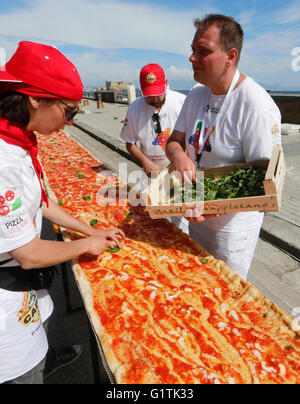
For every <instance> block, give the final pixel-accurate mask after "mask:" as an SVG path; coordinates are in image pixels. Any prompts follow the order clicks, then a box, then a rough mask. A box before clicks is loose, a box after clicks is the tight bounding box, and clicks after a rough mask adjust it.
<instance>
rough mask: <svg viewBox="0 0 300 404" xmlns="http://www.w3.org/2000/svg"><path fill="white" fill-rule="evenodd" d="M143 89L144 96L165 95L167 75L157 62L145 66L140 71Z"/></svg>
mask: <svg viewBox="0 0 300 404" xmlns="http://www.w3.org/2000/svg"><path fill="white" fill-rule="evenodd" d="M140 84H141V90H142V94H143V96H144V97H154V96H159V95H163V94H165V92H166V89H167V86H166V76H165V72H164V71H163V69H162V67H161V66H160V65H158V64H156V63H150V64H149V65H147V66H144V67H143V68H142V70H141V73H140Z"/></svg>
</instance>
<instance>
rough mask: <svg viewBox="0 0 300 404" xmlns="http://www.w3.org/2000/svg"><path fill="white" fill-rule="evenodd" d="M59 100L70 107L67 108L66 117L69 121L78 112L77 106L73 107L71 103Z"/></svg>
mask: <svg viewBox="0 0 300 404" xmlns="http://www.w3.org/2000/svg"><path fill="white" fill-rule="evenodd" d="M57 101H59V102H61V103H62V104H64V105H65V106H66V107H68V109H66V110H65V115H66V119H67V121H68V122H70V121H72V119H73V118H74V117H75V115H76V114H77V113H78V110H77V107H71V106H70V105H68V104H66V103H65V102H64V101H62V100H59V99H58V100H57Z"/></svg>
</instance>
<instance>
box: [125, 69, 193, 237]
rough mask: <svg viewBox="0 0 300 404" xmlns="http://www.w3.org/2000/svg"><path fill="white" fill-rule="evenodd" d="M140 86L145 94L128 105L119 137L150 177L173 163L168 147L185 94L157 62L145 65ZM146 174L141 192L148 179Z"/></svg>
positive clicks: (179, 221)
mask: <svg viewBox="0 0 300 404" xmlns="http://www.w3.org/2000/svg"><path fill="white" fill-rule="evenodd" d="M140 85H141V90H142V95H143V97H140V98H138V99H137V100H135V101H134V102H133V103H132V104H131V105H130V106H129V108H128V111H127V115H126V119H125V122H124V126H123V129H122V131H121V134H120V136H121V139H123V140H124V141H125V142H126V147H127V150H128V151H129V153H130V154H131V155H132V156H133V158H134V159H135V160H136V161H137V162H138V163H139V164H140V165H142V167H143V168H144V172H145V174H146V176H147V177H148V178H149V180H150V178H151V177H154V176H156V175H157V174H158V173H159V172H160V171H161V170H163V169H165V168H166V167H167V166H168V165H169V164H170V161H169V160H168V158H167V157H166V154H165V147H166V143H167V140H168V139H169V137H170V136H171V133H172V131H173V129H174V126H175V123H176V121H177V118H178V116H179V113H180V111H181V108H182V106H183V103H184V101H185V98H186V97H185V95H183V94H181V93H178V92H176V91H171V90H170V89H169V87H168V82H167V80H166V77H165V73H164V70H163V69H162V67H161V66H160V65H158V64H155V63H151V64H148V65H147V66H144V67H143V68H142V70H141V72H140ZM137 143H139V146H138V145H137ZM146 176H144V178H143V181H142V184H141V191H142V190H143V189H145V187H146V185H147V183H148V182H149V180H148V178H147V177H146ZM172 221H173V222H174V223H175V224H177V225H178V227H180V228H181V229H182V230H183V231H186V232H187V226H188V225H187V222H186V220H185V219H183V218H182V219H181V218H173V219H172Z"/></svg>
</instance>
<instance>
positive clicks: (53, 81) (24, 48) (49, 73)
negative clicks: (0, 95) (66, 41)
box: [0, 41, 83, 101]
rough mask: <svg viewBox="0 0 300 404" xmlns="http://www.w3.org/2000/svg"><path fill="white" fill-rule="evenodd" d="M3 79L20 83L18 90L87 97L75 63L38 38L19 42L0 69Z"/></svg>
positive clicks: (70, 96)
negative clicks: (36, 41) (38, 41)
mask: <svg viewBox="0 0 300 404" xmlns="http://www.w3.org/2000/svg"><path fill="white" fill-rule="evenodd" d="M0 82H6V84H10V83H16V88H17V90H16V91H19V92H23V93H24V94H29V95H39V96H41V97H42V96H44V97H48V98H63V99H68V100H76V101H77V100H81V99H82V97H83V84H82V81H81V78H80V76H79V74H78V72H77V69H76V68H75V66H74V65H73V64H72V63H71V62H70V61H69V60H68V59H67V58H66V57H65V56H64V55H63V54H62V53H61V52H59V51H58V50H57V49H56V48H54V47H53V46H48V45H43V44H39V43H35V42H29V41H22V42H20V43H19V46H18V49H17V50H16V52H15V54H14V55H13V56H12V58H11V59H10V60H9V61H8V62H7V64H6V65H5V67H4V69H2V70H0ZM17 83H24V84H25V86H22V85H20V84H19V85H17ZM0 86H1V83H0ZM29 89H30V90H29ZM32 89H36V90H37V91H36V92H35V91H33V90H32Z"/></svg>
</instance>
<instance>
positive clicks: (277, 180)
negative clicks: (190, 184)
mask: <svg viewBox="0 0 300 404" xmlns="http://www.w3.org/2000/svg"><path fill="white" fill-rule="evenodd" d="M249 166H260V167H265V168H266V169H267V171H266V175H265V179H264V181H263V185H264V191H265V195H261V196H253V197H248V198H235V199H220V200H214V201H205V202H201V201H199V202H192V203H174V204H170V203H166V202H164V201H166V200H168V189H169V188H170V186H169V184H170V183H171V184H172V181H173V182H174V178H172V176H173V173H174V170H173V168H172V166H170V167H168V168H167V169H166V170H164V171H162V172H161V173H160V174H159V176H158V177H157V178H156V179H154V180H153V181H152V182H151V184H150V185H149V186H148V187H147V188H146V190H145V191H144V192H143V194H142V197H143V200H144V203H145V205H146V210H147V211H148V212H149V214H150V216H151V218H153V219H159V218H165V217H168V216H185V212H186V210H187V209H193V208H199V209H201V210H202V211H203V215H208V214H226V213H236V212H250V211H259V212H277V211H279V210H280V206H281V198H282V189H283V184H284V178H285V171H286V170H285V161H284V155H283V151H282V148H281V146H275V147H274V149H273V153H272V157H271V159H270V160H259V161H254V162H250V163H243V164H238V165H233V166H224V167H217V168H212V169H208V170H204V171H202V172H201V171H197V175H198V176H199V175H203V174H204V176H205V177H209V176H211V175H212V174H213V175H214V176H215V177H216V178H218V177H221V176H223V175H224V174H227V173H229V172H230V171H233V170H234V169H236V168H237V167H249ZM166 190H167V191H166Z"/></svg>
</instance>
